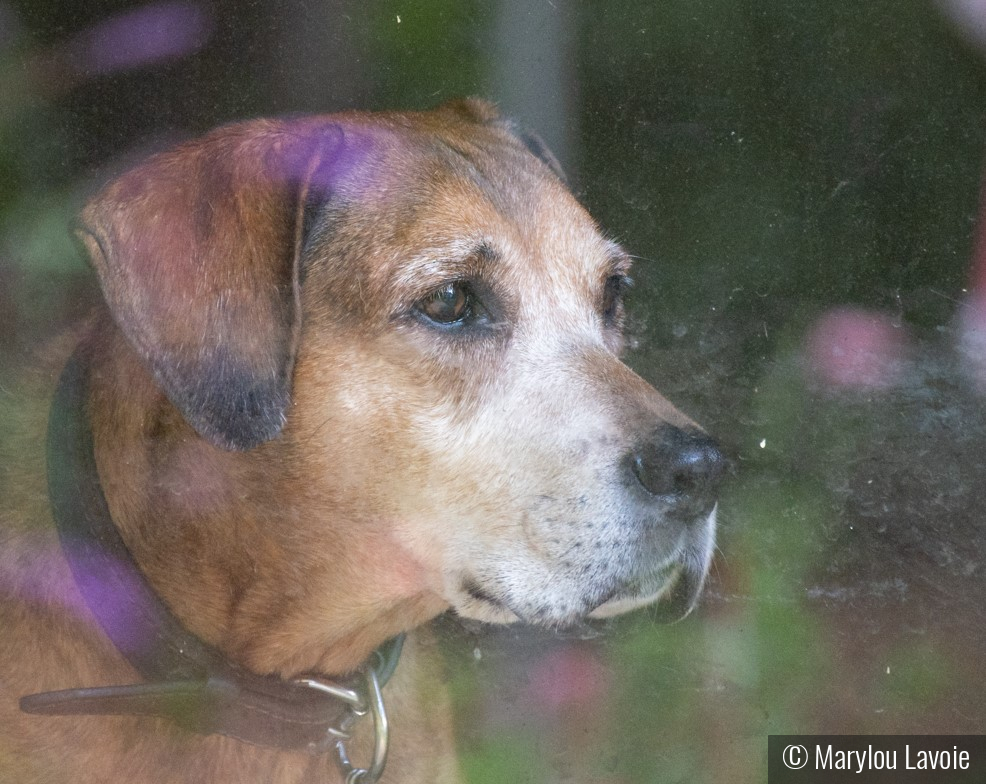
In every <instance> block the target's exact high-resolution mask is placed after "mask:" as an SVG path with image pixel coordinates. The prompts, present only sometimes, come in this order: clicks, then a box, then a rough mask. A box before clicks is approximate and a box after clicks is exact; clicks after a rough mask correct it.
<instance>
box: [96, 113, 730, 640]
mask: <svg viewBox="0 0 986 784" xmlns="http://www.w3.org/2000/svg"><path fill="white" fill-rule="evenodd" d="M80 236H81V237H82V239H83V241H84V243H85V244H86V246H87V249H88V252H89V254H90V256H91V258H92V260H93V264H94V267H95V268H96V270H97V272H98V274H99V278H100V281H101V284H102V287H103V290H104V293H105V297H106V300H107V302H108V304H109V307H110V311H111V312H112V314H113V318H114V320H115V322H116V323H117V324H118V326H119V329H120V330H121V331H122V333H123V334H124V335H125V336H126V338H127V340H128V341H129V343H130V344H131V345H132V346H133V347H134V348H135V349H136V353H137V354H138V355H139V357H140V358H141V361H142V362H143V363H144V364H145V365H146V366H147V367H148V368H149V369H150V370H151V373H152V376H153V378H154V380H155V383H156V385H157V387H158V388H159V389H160V390H163V396H166V398H167V400H168V401H170V405H173V407H174V408H176V409H177V410H178V411H180V413H181V418H183V420H184V422H187V423H188V425H190V426H191V428H194V433H193V431H192V430H191V429H189V428H187V427H186V426H185V424H184V423H181V422H179V423H178V424H174V426H173V427H172V428H171V430H170V431H169V432H168V433H166V434H165V435H164V436H162V438H161V443H162V444H163V445H162V446H147V444H146V440H147V439H146V438H144V441H143V442H142V443H143V444H144V445H143V446H141V447H140V448H141V449H143V450H145V451H146V450H151V451H154V450H157V453H159V454H156V456H155V457H154V458H153V459H151V458H146V461H147V462H148V465H150V464H153V465H154V466H155V471H158V472H163V473H164V474H168V473H169V472H170V473H172V474H174V475H175V476H176V477H178V478H179V479H180V481H178V480H176V481H171V480H169V479H168V478H167V476H165V477H162V476H161V475H160V474H158V475H156V476H155V477H154V478H153V481H149V484H153V485H154V487H155V488H157V489H156V490H155V493H156V495H155V497H154V501H153V506H154V508H155V509H157V510H158V512H159V513H160V510H161V509H162V508H164V509H171V508H177V507H180V506H181V505H182V504H190V503H193V501H192V500H189V499H192V498H198V495H199V494H196V493H185V492H182V491H181V490H180V489H176V488H180V487H181V486H182V485H192V484H195V483H196V482H197V481H200V480H202V478H203V475H207V476H208V477H209V481H210V482H212V484H213V485H216V486H217V487H218V489H217V492H219V493H220V495H222V496H223V497H224V498H227V499H232V500H229V504H230V505H235V503H237V502H238V501H237V500H236V499H241V500H242V499H245V501H244V503H253V504H254V506H263V507H264V508H265V509H268V510H273V511H272V512H271V514H273V516H274V519H273V520H271V522H269V524H266V525H255V526H252V527H250V529H249V531H250V532H249V533H240V534H239V535H235V534H230V535H229V537H228V539H227V540H224V541H225V544H224V546H225V547H227V548H235V547H242V548H243V549H244V551H246V550H250V551H251V552H253V551H258V550H259V551H260V552H264V553H267V554H268V555H267V559H268V560H270V559H271V558H272V559H274V560H275V561H276V560H278V559H281V558H283V559H284V561H285V562H288V561H289V562H290V569H289V571H291V572H292V574H293V577H292V581H291V587H290V589H289V588H287V587H285V585H278V584H277V579H276V578H275V577H273V576H270V575H268V573H269V572H271V571H272V567H271V566H270V564H269V563H267V562H265V561H264V560H263V559H261V558H260V557H259V556H250V557H252V558H253V559H254V562H253V569H254V572H255V574H256V575H257V577H256V583H257V584H258V585H265V586H266V587H265V588H264V595H265V596H268V597H274V595H275V594H278V593H280V594H281V595H280V596H277V597H276V602H275V601H274V598H270V599H269V601H267V600H265V601H266V602H267V603H266V604H265V603H264V601H261V600H259V599H257V600H252V599H251V598H250V596H249V594H250V591H251V590H253V588H252V587H251V584H250V583H249V581H243V580H240V581H239V583H240V584H239V587H238V588H237V591H238V592H239V595H238V598H237V602H236V603H235V606H234V604H233V603H230V605H229V607H230V609H229V613H230V614H231V615H233V614H235V613H236V612H240V611H243V610H242V608H244V607H249V608H250V610H249V613H248V615H249V616H250V617H251V618H253V619H254V620H255V621H256V622H257V623H259V619H260V618H261V616H263V615H264V614H265V613H268V614H270V615H271V616H272V617H273V616H276V618H275V620H270V619H268V621H269V623H273V624H274V625H275V626H277V625H278V624H280V626H278V628H281V629H282V633H281V642H280V644H281V645H288V644H295V642H296V641H294V642H291V640H292V639H293V638H292V634H294V635H295V636H298V635H301V634H302V632H301V631H300V629H301V628H302V627H303V624H302V623H301V621H300V618H301V616H302V615H303V616H304V617H305V618H306V619H307V620H308V621H311V620H313V619H321V622H325V623H341V624H342V625H343V626H345V624H346V623H349V621H345V622H343V621H341V620H339V619H338V618H337V617H336V616H338V615H339V614H340V613H342V609H340V608H349V609H352V612H351V613H350V614H351V615H353V617H356V616H359V617H362V618H364V619H367V623H369V622H370V620H369V619H371V618H376V619H385V620H380V621H379V623H378V624H377V626H376V627H375V632H374V634H368V635H367V640H366V641H367V642H368V643H369V642H370V638H373V639H374V640H375V641H376V642H378V641H379V639H377V638H381V639H382V636H385V635H387V634H391V633H393V632H395V631H397V630H398V629H399V628H400V627H402V626H408V625H411V624H413V623H415V622H418V621H420V620H421V619H422V617H423V616H424V615H427V614H429V613H430V614H434V613H435V612H437V611H440V610H441V609H443V608H444V607H448V606H451V607H453V608H454V609H455V610H456V611H457V612H458V613H460V614H461V615H463V616H467V617H471V618H477V619H483V620H492V621H512V620H516V619H521V620H524V621H529V622H535V623H540V624H547V625H564V624H569V623H573V622H576V621H578V620H580V619H583V618H586V617H601V616H606V615H611V614H615V613H619V612H622V611H624V610H627V609H630V608H633V607H636V606H639V605H642V604H645V603H649V602H652V601H654V600H656V599H658V598H659V597H661V595H662V594H668V595H667V596H666V597H665V598H664V599H663V600H662V601H663V605H661V606H666V607H667V608H668V610H667V612H668V614H669V615H672V616H680V615H681V614H683V613H685V612H687V611H688V609H690V607H691V606H692V604H693V603H694V601H695V599H696V597H697V595H698V591H699V589H700V587H701V584H702V581H703V579H704V576H705V573H706V570H707V568H708V565H709V561H710V558H711V552H712V548H713V538H714V526H715V522H714V517H715V511H714V510H715V485H716V483H717V479H718V476H719V474H720V472H721V462H722V460H721V456H720V454H719V452H718V451H717V449H716V448H715V446H714V445H713V443H712V442H711V441H710V440H709V439H708V437H706V436H705V435H704V434H703V432H702V431H701V430H700V429H699V428H698V427H697V426H696V425H695V424H694V423H693V422H692V421H691V420H689V419H688V418H687V417H685V416H684V415H683V414H681V413H679V412H678V411H677V410H676V409H675V408H674V407H673V406H672V405H671V404H670V403H668V402H667V401H666V400H665V399H664V398H662V397H661V396H660V395H659V394H658V393H657V392H656V391H655V390H654V389H653V388H652V387H651V386H650V385H649V384H647V383H646V382H644V381H643V380H642V379H641V378H640V377H638V376H637V375H635V374H634V373H633V372H632V371H631V370H630V369H629V368H628V367H627V366H626V365H624V364H623V363H622V362H621V361H620V353H621V349H622V346H623V338H622V335H621V328H622V321H623V302H622V299H623V293H624V290H625V288H626V286H627V285H628V283H629V279H628V277H627V276H628V269H629V260H628V257H627V255H626V254H625V253H624V252H623V251H622V250H621V249H620V247H619V246H618V245H616V244H615V243H614V242H612V241H610V240H608V239H606V238H605V237H604V236H603V235H602V234H601V233H600V231H599V229H598V228H597V226H596V225H595V224H594V223H593V221H592V219H591V218H590V217H589V216H588V214H587V213H586V212H585V211H584V210H583V209H582V207H581V206H580V205H579V204H578V203H577V202H576V201H575V199H574V198H573V197H572V196H571V195H570V193H569V192H568V190H567V189H566V187H565V185H564V183H563V181H562V178H561V176H560V173H559V171H558V168H557V164H556V163H555V162H554V160H553V159H552V158H551V157H550V154H549V153H547V152H546V150H545V149H544V147H543V145H541V144H540V143H539V142H537V140H536V139H534V138H533V137H530V136H527V135H525V134H523V133H521V132H519V131H517V130H516V129H515V128H513V127H512V126H511V125H510V124H509V123H507V122H505V121H503V120H501V119H499V118H498V117H497V116H496V115H495V112H494V111H493V110H492V108H491V107H489V106H488V105H486V104H483V103H480V102H477V101H469V102H459V103H456V104H450V105H447V106H445V107H442V108H440V109H438V110H436V111H434V112H427V113H420V114H415V113H408V114H384V115H369V114H349V115H338V116H331V117H327V118H312V119H299V120H291V121H283V122H268V121H258V122H251V123H246V124H242V125H238V126H231V127H227V128H223V129H220V130H218V131H216V132H213V133H212V134H210V135H209V136H206V137H204V139H202V140H200V141H198V142H193V143H191V144H189V145H186V146H185V147H182V148H179V149H178V150H177V151H174V152H172V153H167V154H164V155H161V156H158V157H156V158H154V159H152V160H151V161H150V162H149V163H147V164H145V165H144V166H142V167H139V168H138V169H136V170H134V171H132V172H130V173H128V174H126V175H124V176H123V177H121V178H120V179H118V180H117V181H116V182H114V183H113V184H111V185H110V186H108V187H107V188H106V189H105V190H104V191H103V192H102V193H101V194H100V195H99V196H98V197H97V198H96V199H94V200H93V201H92V202H91V203H90V205H89V206H88V207H87V209H86V211H85V212H84V214H83V218H82V226H81V230H80ZM145 407H146V405H145ZM142 417H143V419H141V420H140V421H141V422H142V424H140V428H141V429H142V432H143V433H144V435H145V436H146V434H147V433H148V432H151V431H152V430H153V431H154V432H155V433H156V434H158V435H159V436H161V434H162V433H164V432H165V430H167V428H163V427H162V426H161V424H160V423H161V421H169V422H170V421H171V420H173V419H179V418H178V417H175V416H173V415H172V416H171V418H170V419H169V418H168V416H167V415H166V414H162V413H159V414H149V413H147V412H144V413H143V414H142ZM148 417H150V418H155V417H156V418H157V420H158V424H157V427H156V428H152V427H151V426H150V425H148V424H147V421H146V420H147V419H148ZM207 452H208V453H209V455H210V456H209V457H208V459H206V458H203V457H202V455H203V454H205V453H207ZM165 453H166V454H165ZM176 455H177V456H179V457H176ZM223 455H226V457H223ZM196 456H197V457H196ZM140 459H144V458H140ZM137 460H138V458H134V459H133V461H131V462H134V461H137ZM200 464H204V465H208V466H210V467H211V468H210V470H208V471H205V472H204V474H203V473H200V472H199V468H198V466H199V465H200ZM183 466H184V467H183ZM188 466H196V468H194V469H193V468H189V467H188ZM216 466H220V468H216ZM229 466H235V470H234V469H228V467H229ZM245 466H246V467H245ZM217 476H219V477H220V478H219V479H217V478H216V477H217ZM259 485H265V486H264V487H262V488H261V487H259ZM265 494H266V495H265ZM263 499H266V500H263ZM271 499H273V500H271ZM196 503H201V501H197V502H196ZM111 506H112V499H111ZM217 506H219V507H222V506H223V504H218V505H217ZM244 508H245V507H244ZM224 514H229V509H228V508H227V509H226V510H225V511H224V510H223V509H217V510H216V511H214V512H208V513H206V512H204V511H194V510H193V511H189V510H188V509H185V511H184V513H183V515H184V516H183V519H186V520H192V521H194V525H196V526H203V527H204V526H210V525H211V526H215V525H218V523H217V522H216V519H218V517H221V516H222V515H224ZM159 516H160V514H159ZM227 524H228V525H229V526H231V527H235V525H236V521H235V520H232V521H228V523H227V522H223V525H227ZM152 525H153V523H152V522H148V523H147V526H148V527H150V526H152ZM237 536H239V538H237ZM153 537H154V534H153V532H148V533H146V534H145V535H144V538H145V539H146V540H148V541H149V540H152V539H153ZM213 538H214V537H213V536H210V535H204V536H203V535H202V534H201V533H200V534H199V535H198V536H197V538H196V540H195V541H196V542H197V543H198V544H197V545H196V546H197V547H199V548H200V549H201V548H202V547H205V545H203V544H202V542H210V541H212V539H213ZM261 539H263V540H264V544H263V545H262V546H261V544H260V540H261ZM136 540H137V541H139V540H140V537H139V536H138V537H136ZM169 541H174V537H173V536H172V538H171V539H170V540H169ZM244 542H246V543H244ZM272 543H273V544H272ZM271 553H274V555H271ZM198 555H199V557H202V555H201V552H200V553H199V554H198ZM227 557H228V556H227ZM202 560H205V559H204V558H202ZM278 568H279V569H280V570H281V571H286V570H287V569H286V567H285V566H284V565H283V564H281V565H279V566H278ZM152 569H153V566H152ZM264 575H268V576H266V577H265V576H264ZM300 575H303V577H301V576H300ZM284 579H285V580H286V579H287V578H284ZM341 581H345V582H346V583H347V584H348V586H349V587H348V588H346V589H344V591H345V594H346V595H345V596H343V597H342V598H340V593H339V591H340V589H339V585H338V584H339V583H340V582H341ZM330 584H331V585H332V586H334V587H333V588H332V591H333V595H331V596H324V595H322V593H323V592H324V591H328V590H329V589H328V586H329V585H330ZM323 589H324V591H323ZM258 590H259V589H258ZM291 596H295V597H296V598H297V604H298V606H299V607H301V605H302V604H304V606H305V610H304V611H303V612H302V611H301V610H298V617H299V620H298V622H297V623H296V624H294V625H292V621H291V620H290V619H291V618H292V617H294V616H293V615H292V613H293V612H294V610H293V609H292V608H293V607H294V603H293V601H292V600H291V599H290V598H286V597H291ZM415 596H422V597H424V596H427V597H428V599H427V601H424V600H422V601H423V604H422V605H421V607H420V608H419V610H420V611H407V612H406V613H404V611H402V610H400V609H399V608H401V607H404V608H407V607H409V606H410V605H409V604H408V602H410V603H412V604H413V602H414V601H415V598H414V597H415ZM244 597H246V598H244ZM268 605H269V608H268ZM423 607H427V609H426V610H425V609H421V608H423ZM265 608H268V609H265ZM244 612H245V611H244ZM333 613H335V615H333ZM229 623H230V624H231V625H232V626H235V625H236V620H235V619H234V620H231V621H230V622H229ZM353 623H357V622H355V621H353V622H352V623H350V625H353ZM308 628H309V629H310V627H308ZM288 629H297V630H298V631H297V632H292V631H287V630H288ZM246 634H247V633H246V632H244V633H243V635H246ZM309 634H310V632H309ZM372 644H375V642H373V643H372ZM372 644H370V647H372Z"/></svg>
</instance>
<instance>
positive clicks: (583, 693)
mask: <svg viewBox="0 0 986 784" xmlns="http://www.w3.org/2000/svg"><path fill="white" fill-rule="evenodd" d="M611 684H612V673H611V672H610V671H609V669H608V668H607V667H606V666H605V665H604V664H603V662H602V661H601V660H600V658H599V656H598V655H597V654H595V653H594V652H592V651H590V650H587V649H586V648H582V647H578V646H566V647H564V648H558V649H556V650H553V651H551V652H549V653H548V654H547V655H546V656H545V657H544V658H543V659H542V660H541V661H540V662H538V663H537V664H535V665H534V667H533V668H532V669H531V671H530V674H529V682H528V688H527V695H526V696H527V698H528V700H529V701H530V702H531V703H532V708H534V709H535V710H538V711H540V712H542V713H546V714H554V713H558V712H560V711H563V710H566V709H568V708H578V709H580V710H584V709H586V708H589V707H591V706H593V705H596V704H599V703H601V702H603V701H604V699H605V697H606V694H607V693H608V692H609V690H610V687H611Z"/></svg>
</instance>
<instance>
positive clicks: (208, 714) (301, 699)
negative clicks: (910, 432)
mask: <svg viewBox="0 0 986 784" xmlns="http://www.w3.org/2000/svg"><path fill="white" fill-rule="evenodd" d="M84 354H85V352H84V350H83V349H79V350H77V351H76V353H75V354H74V355H73V356H72V357H71V358H70V360H69V362H68V364H67V365H66V367H65V369H64V370H63V373H62V376H61V379H60V383H59V386H58V390H57V392H56V395H55V399H54V401H53V403H52V408H51V415H50V419H49V429H48V443H47V453H48V476H49V494H50V497H51V503H52V512H53V516H54V519H55V523H56V528H57V531H58V536H59V540H60V542H61V545H62V549H63V552H64V555H65V558H66V561H67V562H68V564H69V566H70V569H71V571H72V575H73V577H74V579H75V582H76V585H77V586H78V589H79V593H80V594H81V596H82V598H83V599H84V601H85V603H86V604H87V606H88V607H89V610H90V611H91V613H92V615H93V616H94V617H95V619H96V620H97V621H98V623H99V625H100V626H101V627H102V629H103V631H104V632H105V634H106V635H107V637H109V639H110V640H111V642H112V643H113V644H114V645H115V646H116V648H117V649H118V650H119V652H120V653H121V654H122V656H123V657H124V658H125V659H126V660H127V661H128V662H129V663H130V664H131V665H132V666H133V667H134V669H136V670H137V672H138V673H140V675H141V676H143V678H144V679H145V681H146V682H145V683H143V684H137V685H132V686H120V687H100V688H79V689H69V690H65V691H62V692H49V693H44V694H37V695H31V696H29V697H26V698H24V699H23V700H22V708H23V709H24V710H25V711H27V712H34V713H45V714H55V715H64V714H115V715H134V714H137V715H156V716H163V717H167V718H170V719H172V720H174V721H176V722H178V723H179V724H181V725H182V726H184V727H186V728H187V729H190V730H192V731H195V732H198V733H201V734H215V733H218V734H223V735H227V736H230V737H235V738H238V739H240V740H245V741H247V742H250V743H255V744H258V745H263V746H270V747H275V748H288V749H303V750H307V751H309V752H312V753H321V752H324V751H326V750H328V749H330V748H333V747H335V746H337V745H338V742H339V740H340V738H344V737H346V736H347V733H348V729H349V726H351V725H352V724H353V723H354V722H355V720H356V718H357V717H358V716H359V715H362V714H363V713H365V712H366V711H367V709H370V708H373V709H374V710H375V711H379V712H382V710H383V707H382V697H381V695H380V688H381V687H382V685H384V684H386V682H387V680H388V679H389V678H390V676H391V674H392V673H393V671H394V668H395V667H396V665H397V660H398V658H399V656H400V650H401V646H402V642H403V637H402V636H399V637H397V638H395V639H393V640H391V641H389V642H388V643H386V644H385V645H383V646H381V647H380V648H379V649H378V650H377V651H376V652H375V654H374V660H373V661H371V662H367V663H366V664H365V665H364V666H363V667H362V668H361V669H362V673H361V674H358V675H356V676H354V677H353V678H350V679H348V681H347V682H344V683H341V684H339V683H336V684H326V683H324V682H322V681H312V680H307V681H302V682H298V681H294V680H291V681H285V680H282V679H280V678H276V677H264V676H258V675H256V674H254V673H251V672H249V671H247V670H244V669H243V668H241V667H239V666H237V665H236V664H235V663H233V662H231V661H229V660H228V659H227V658H226V657H225V656H224V655H223V654H222V653H221V652H220V651H219V650H217V649H216V648H214V647H213V646H211V645H209V644H207V643H205V642H203V641H202V640H200V639H199V638H198V637H196V636H195V635H194V634H192V633H191V632H189V631H188V630H187V629H186V628H185V627H184V626H183V625H182V623H181V622H180V621H179V620H178V619H177V618H176V617H175V616H174V615H173V614H172V613H171V611H170V610H169V609H168V608H167V606H166V605H165V604H164V603H163V602H162V601H161V600H160V598H159V597H158V596H157V595H156V593H155V592H154V590H153V588H152V587H151V586H150V584H149V583H148V582H147V580H146V578H145V577H144V575H143V573H142V572H141V570H140V568H139V567H138V566H137V564H136V563H135V562H134V561H133V559H132V558H131V556H130V553H129V551H128V550H127V547H126V545H125V543H124V541H123V539H122V538H121V536H120V534H119V532H118V531H117V529H116V527H115V525H114V524H113V520H112V518H111V515H110V511H109V508H108V506H107V503H106V499H105V497H104V495H103V492H102V488H101V485H100V480H99V474H98V471H97V467H96V460H95V456H94V453H93V436H92V432H91V430H90V427H89V423H88V419H87V417H86V414H85V409H86V398H87V381H86V379H87V367H86V361H85V357H84ZM364 679H365V683H366V684H367V689H368V691H366V690H361V687H360V683H362V682H363V681H364ZM374 706H375V707H374ZM339 749H343V747H342V746H341V745H340V746H339ZM341 758H342V759H343V760H344V759H345V753H344V750H343V751H342V752H341ZM347 764H348V763H347Z"/></svg>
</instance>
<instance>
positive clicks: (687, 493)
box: [628, 425, 726, 517]
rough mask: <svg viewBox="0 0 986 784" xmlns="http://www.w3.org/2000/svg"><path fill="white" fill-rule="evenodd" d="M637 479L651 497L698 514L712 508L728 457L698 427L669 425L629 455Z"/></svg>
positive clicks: (690, 513)
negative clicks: (687, 428) (684, 428)
mask: <svg viewBox="0 0 986 784" xmlns="http://www.w3.org/2000/svg"><path fill="white" fill-rule="evenodd" d="M628 462H629V466H628V467H629V470H630V472H631V474H632V475H633V477H634V480H635V481H636V482H637V483H638V484H639V485H640V486H641V487H643V489H644V490H646V491H647V493H648V494H649V495H651V496H655V497H656V498H658V499H660V500H662V501H664V502H667V503H671V504H673V505H674V507H675V508H676V510H677V511H680V512H681V513H682V514H687V515H688V516H694V517H697V516H699V515H701V514H707V513H708V512H710V511H712V507H713V506H714V505H715V502H716V490H717V488H718V485H719V480H720V479H721V478H722V474H723V471H724V470H725V465H726V460H725V458H724V457H723V454H722V452H720V451H719V447H718V446H716V442H715V441H713V440H712V439H711V438H709V436H707V435H706V434H705V433H702V432H701V431H699V430H682V429H681V428H677V427H673V426H670V425H666V426H664V427H661V428H659V429H658V430H657V431H655V432H654V434H653V435H652V436H651V437H650V438H649V439H647V440H646V441H644V442H643V443H641V444H640V445H639V446H638V447H637V448H636V449H635V450H633V452H631V453H630V455H629V459H628Z"/></svg>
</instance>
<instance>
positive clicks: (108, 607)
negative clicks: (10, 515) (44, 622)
mask: <svg viewBox="0 0 986 784" xmlns="http://www.w3.org/2000/svg"><path fill="white" fill-rule="evenodd" d="M76 563H77V564H81V563H85V564H87V567H86V573H85V574H84V575H82V579H83V580H84V581H85V584H86V591H87V593H88V595H89V599H90V602H92V603H93V604H94V605H96V607H97V608H98V614H99V616H100V619H101V624H102V625H103V626H104V627H106V628H105V631H106V632H107V633H108V634H109V635H110V636H111V637H112V638H113V640H114V642H116V643H117V644H118V645H119V646H120V647H121V648H122V649H124V650H127V651H133V652H142V651H148V650H151V649H152V648H153V646H154V644H155V639H154V636H153V632H152V631H150V630H148V629H147V628H146V627H145V626H144V625H143V623H142V619H141V618H140V617H138V616H139V615H140V613H139V612H136V613H135V611H134V608H135V605H134V601H135V597H140V596H141V595H142V593H141V586H140V585H139V584H138V581H137V580H136V579H134V578H133V577H132V576H131V575H130V574H128V572H127V569H126V568H123V569H121V568H119V565H118V563H117V562H115V561H113V560H112V559H111V557H110V556H105V555H100V556H99V557H97V558H82V559H76ZM0 592H3V593H8V594H12V595H16V596H18V597H19V598H20V599H22V600H23V601H26V602H29V603H32V604H35V603H37V604H45V605H49V606H51V607H53V608H55V609H61V610H64V611H65V612H66V613H68V614H69V615H70V616H73V617H75V618H76V619H78V620H80V621H83V622H85V623H92V624H94V625H95V623H96V621H95V619H94V618H93V615H92V613H91V612H90V610H89V607H88V605H87V604H86V602H85V601H84V600H83V598H82V596H81V594H80V593H79V590H78V588H77V586H76V584H75V582H74V581H73V580H72V579H71V576H70V575H69V573H68V568H67V566H66V564H65V558H64V555H63V553H62V549H61V548H60V547H59V546H58V545H57V544H54V545H52V544H49V543H47V542H44V543H41V542H39V543H38V544H37V545H36V547H35V548H34V557H33V558H31V559H30V561H29V562H28V563H26V564H25V566H24V568H23V570H22V571H20V572H19V573H18V574H16V575H13V574H6V575H3V574H0ZM138 609H139V608H138Z"/></svg>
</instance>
